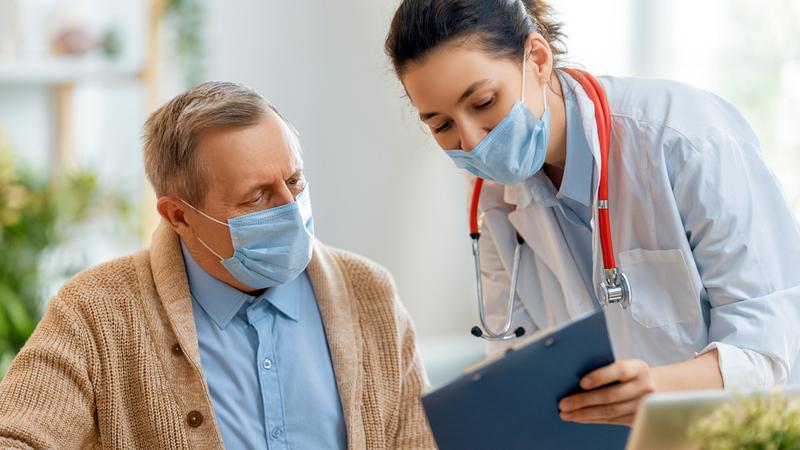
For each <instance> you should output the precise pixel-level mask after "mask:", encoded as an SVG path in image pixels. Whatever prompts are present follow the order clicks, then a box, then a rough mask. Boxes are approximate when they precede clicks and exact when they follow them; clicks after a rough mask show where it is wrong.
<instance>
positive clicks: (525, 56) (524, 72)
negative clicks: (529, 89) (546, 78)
mask: <svg viewBox="0 0 800 450" xmlns="http://www.w3.org/2000/svg"><path fill="white" fill-rule="evenodd" d="M527 62H528V51H527V49H525V50H524V53H523V55H522V88H521V90H522V95H521V97H520V101H521V102H522V103H523V104H524V103H525V76H526V75H527V70H526V68H527V64H526V63H527ZM542 103H543V105H544V106H543V109H542V117H544V113H545V112H547V82H545V83H544V84H543V85H542ZM542 117H540V118H539V119H541V118H542Z"/></svg>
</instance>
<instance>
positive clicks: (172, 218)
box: [156, 195, 194, 238]
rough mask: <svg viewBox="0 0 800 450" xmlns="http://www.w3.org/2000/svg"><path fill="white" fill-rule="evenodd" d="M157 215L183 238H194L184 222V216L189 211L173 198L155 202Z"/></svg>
mask: <svg viewBox="0 0 800 450" xmlns="http://www.w3.org/2000/svg"><path fill="white" fill-rule="evenodd" d="M156 209H157V210H158V214H159V215H160V216H161V217H162V218H163V219H164V220H165V221H166V222H167V223H168V224H169V226H170V227H172V229H173V230H175V232H176V233H178V234H179V235H180V236H181V237H183V238H190V237H193V236H194V231H192V227H191V226H189V223H187V222H186V215H187V213H188V210H189V209H190V208H189V206H188V205H186V204H185V203H183V202H182V201H180V200H178V199H177V198H175V197H170V196H166V195H165V196H163V197H159V199H158V202H156Z"/></svg>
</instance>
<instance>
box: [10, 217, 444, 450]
mask: <svg viewBox="0 0 800 450" xmlns="http://www.w3.org/2000/svg"><path fill="white" fill-rule="evenodd" d="M307 271H308V275H309V278H310V279H311V284H312V286H313V289H314V293H315V295H316V297H317V302H318V304H319V309H320V313H321V315H322V320H323V324H324V328H325V333H326V336H327V340H328V346H329V348H330V354H331V359H332V362H333V368H334V373H335V376H336V382H337V386H338V391H339V396H340V398H341V404H342V409H343V413H344V417H345V423H346V428H347V440H348V447H349V448H350V449H369V450H379V449H428V448H435V444H434V442H433V438H432V436H431V433H430V430H429V428H428V424H427V420H426V418H425V414H424V411H423V409H422V405H421V402H420V395H421V394H422V391H423V389H424V388H425V385H426V377H425V373H424V370H423V367H422V364H421V361H420V358H419V354H418V352H417V348H416V343H415V337H414V329H413V326H412V324H411V321H410V319H409V316H408V314H407V313H406V311H405V309H404V308H403V306H402V305H401V303H400V301H399V300H398V296H397V293H396V289H395V286H394V283H393V281H392V278H391V277H390V275H389V274H388V273H387V272H386V270H384V269H383V268H381V267H380V266H378V265H377V264H375V263H373V262H371V261H368V260H366V259H364V258H362V257H359V256H357V255H354V254H352V253H349V252H346V251H342V250H337V249H334V248H331V247H327V246H325V245H323V244H321V243H316V244H315V247H314V254H313V258H312V260H311V263H310V264H309V266H308V269H307ZM299 350H300V351H302V349H299ZM293 382H297V383H302V382H303V380H302V379H297V380H293ZM253 394H255V393H253ZM305 407H307V408H314V405H306V406H305ZM222 447H223V443H222V438H221V436H220V433H219V428H218V426H217V423H216V420H215V417H214V410H213V407H212V405H211V397H210V395H209V392H208V386H207V384H206V380H205V378H204V376H203V369H202V366H201V364H200V353H199V350H198V345H197V333H196V331H195V325H194V317H193V313H192V305H191V296H190V293H189V285H188V282H187V278H186V270H185V267H184V262H183V256H182V254H181V249H180V241H179V238H178V236H177V234H175V232H173V231H172V229H171V228H170V227H169V226H167V225H166V224H164V223H162V224H161V225H160V226H159V228H158V229H157V230H156V232H155V233H154V235H153V239H152V242H151V248H150V250H144V251H141V252H139V253H136V254H134V255H131V256H127V257H123V258H120V259H117V260H115V261H112V262H109V263H106V264H103V265H100V266H98V267H95V268H93V269H89V270H87V271H85V272H83V273H81V274H79V275H77V276H76V277H75V278H74V279H73V280H71V281H70V282H68V283H67V284H66V285H65V286H64V287H63V288H62V289H61V290H60V291H59V293H58V294H57V295H56V296H55V297H54V298H53V299H52V300H51V301H50V302H49V305H48V308H47V311H46V313H45V315H44V317H43V318H42V321H41V322H40V323H39V325H38V327H37V328H36V331H35V332H34V333H33V335H32V336H31V338H30V339H29V340H28V342H27V343H26V344H25V347H24V348H23V349H22V351H21V352H20V353H19V355H17V357H16V359H15V361H14V362H13V364H12V365H11V368H10V369H9V371H8V373H7V375H6V376H5V378H4V379H3V380H2V382H0V448H15V449H17V448H26V449H27V448H35V449H85V448H108V449H189V448H196V449H206V448H222Z"/></svg>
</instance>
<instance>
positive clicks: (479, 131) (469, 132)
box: [459, 125, 489, 152]
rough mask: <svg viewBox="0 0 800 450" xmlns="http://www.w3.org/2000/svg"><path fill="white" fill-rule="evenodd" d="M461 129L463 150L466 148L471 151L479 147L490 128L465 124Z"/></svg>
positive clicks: (466, 150)
mask: <svg viewBox="0 0 800 450" xmlns="http://www.w3.org/2000/svg"><path fill="white" fill-rule="evenodd" d="M459 130H460V136H459V138H460V139H461V150H464V151H465V152H471V151H472V149H473V148H475V147H477V146H478V144H479V143H480V142H481V141H482V140H483V138H484V137H486V135H487V134H488V133H489V130H486V129H484V128H483V127H480V126H475V125H470V126H463V127H460V128H459Z"/></svg>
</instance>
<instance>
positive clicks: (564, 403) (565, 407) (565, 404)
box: [558, 401, 572, 412]
mask: <svg viewBox="0 0 800 450" xmlns="http://www.w3.org/2000/svg"><path fill="white" fill-rule="evenodd" d="M571 406H572V405H571V404H570V403H569V402H567V401H562V402H561V403H560V404H559V405H558V407H559V408H561V411H564V412H567V411H569V410H570V409H572V408H571Z"/></svg>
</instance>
